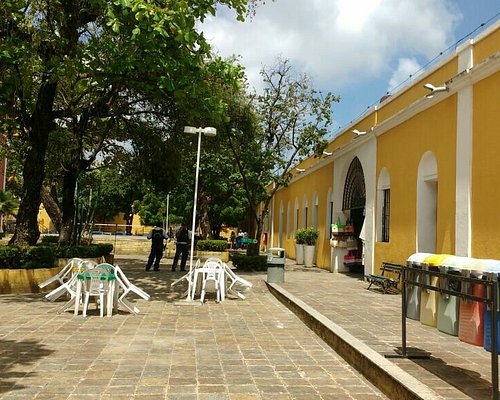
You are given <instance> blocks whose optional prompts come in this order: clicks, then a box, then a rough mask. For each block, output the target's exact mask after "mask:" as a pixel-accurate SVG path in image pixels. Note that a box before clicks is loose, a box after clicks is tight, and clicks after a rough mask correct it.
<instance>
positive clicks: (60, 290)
mask: <svg viewBox="0 0 500 400" xmlns="http://www.w3.org/2000/svg"><path fill="white" fill-rule="evenodd" d="M77 260H78V259H77ZM95 265H96V263H95V262H93V261H83V260H79V262H75V264H74V266H73V268H72V269H71V270H70V273H68V275H67V276H68V280H66V281H64V280H63V282H62V284H61V286H58V287H57V288H55V289H54V290H52V291H51V292H49V293H47V294H46V295H45V298H46V299H47V300H49V301H55V300H57V299H58V298H59V297H61V296H62V295H64V294H67V295H69V296H70V298H71V299H74V298H75V296H76V287H77V279H76V278H77V275H78V273H79V272H81V271H82V270H87V269H90V268H93V267H94V266H95ZM70 302H71V300H70V301H69V302H68V303H70Z"/></svg>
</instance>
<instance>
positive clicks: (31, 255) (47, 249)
mask: <svg viewBox="0 0 500 400" xmlns="http://www.w3.org/2000/svg"><path fill="white" fill-rule="evenodd" d="M55 261H56V256H55V247H54V246H30V247H27V248H26V249H23V255H22V260H21V268H26V269H33V268H40V267H51V266H53V265H55Z"/></svg>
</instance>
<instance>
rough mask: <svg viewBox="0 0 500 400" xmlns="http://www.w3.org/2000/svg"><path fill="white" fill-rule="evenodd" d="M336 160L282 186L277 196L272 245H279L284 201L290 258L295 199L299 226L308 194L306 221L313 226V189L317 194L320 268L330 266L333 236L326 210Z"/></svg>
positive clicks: (285, 244)
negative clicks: (288, 218)
mask: <svg viewBox="0 0 500 400" xmlns="http://www.w3.org/2000/svg"><path fill="white" fill-rule="evenodd" d="M332 181H333V162H332V163H329V164H327V165H325V166H324V167H321V168H319V169H318V170H316V171H314V172H313V173H311V174H308V175H304V176H303V177H302V178H300V179H298V180H296V181H294V182H292V183H290V184H289V185H288V187H286V188H281V189H280V190H278V191H277V192H276V195H275V198H274V210H275V212H274V214H273V224H274V236H273V243H272V246H278V236H279V214H280V205H281V204H283V235H282V239H283V240H282V243H281V245H282V247H283V248H284V249H285V251H286V255H287V257H289V258H295V226H294V219H295V217H294V213H295V199H297V201H298V205H299V218H298V226H299V228H302V218H303V210H302V204H303V199H304V195H305V196H306V197H307V203H308V215H307V221H308V222H307V225H308V226H312V205H313V196H314V193H316V194H317V195H318V227H317V229H318V231H319V237H318V241H317V243H316V264H317V265H318V267H320V268H329V266H330V241H329V240H330V237H329V236H328V237H327V234H326V213H327V204H326V201H327V195H328V189H329V188H332V184H333V182H332ZM289 202H290V221H289V226H290V229H289V234H288V232H287V222H286V221H287V207H288V203H289Z"/></svg>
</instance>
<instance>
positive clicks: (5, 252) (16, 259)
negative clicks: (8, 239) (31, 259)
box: [0, 246, 23, 269]
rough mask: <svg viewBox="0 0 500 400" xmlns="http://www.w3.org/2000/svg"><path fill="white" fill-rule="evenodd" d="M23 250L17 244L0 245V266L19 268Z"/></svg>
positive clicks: (3, 267)
mask: <svg viewBox="0 0 500 400" xmlns="http://www.w3.org/2000/svg"><path fill="white" fill-rule="evenodd" d="M22 255H23V251H22V249H21V248H20V247H17V246H0V268H2V269H5V268H21V259H22Z"/></svg>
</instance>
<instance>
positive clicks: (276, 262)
mask: <svg viewBox="0 0 500 400" xmlns="http://www.w3.org/2000/svg"><path fill="white" fill-rule="evenodd" d="M267 282H268V283H283V282H285V249H282V248H280V247H273V248H270V249H269V250H268V252H267Z"/></svg>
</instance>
